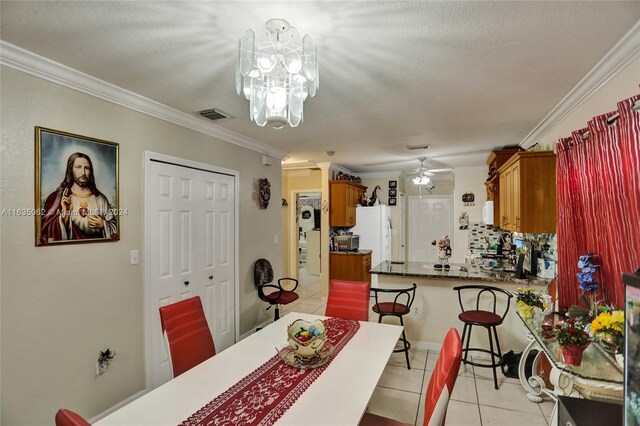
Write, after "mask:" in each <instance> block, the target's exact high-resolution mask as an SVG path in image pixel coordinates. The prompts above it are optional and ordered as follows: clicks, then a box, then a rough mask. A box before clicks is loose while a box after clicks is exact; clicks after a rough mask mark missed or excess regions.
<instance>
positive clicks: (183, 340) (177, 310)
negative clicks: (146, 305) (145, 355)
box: [160, 296, 216, 377]
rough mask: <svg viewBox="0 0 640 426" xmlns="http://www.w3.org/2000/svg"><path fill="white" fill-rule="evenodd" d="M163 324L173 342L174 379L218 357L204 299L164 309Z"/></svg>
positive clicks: (163, 307)
mask: <svg viewBox="0 0 640 426" xmlns="http://www.w3.org/2000/svg"><path fill="white" fill-rule="evenodd" d="M160 322H161V325H162V331H163V333H165V336H166V339H167V341H168V342H169V353H170V355H171V365H172V367H173V377H178V376H179V375H181V374H182V373H184V372H185V371H187V370H190V369H191V368H193V367H195V366H196V365H198V364H200V363H201V362H203V361H206V360H207V359H209V358H211V357H212V356H214V355H215V354H216V347H215V345H214V344H213V337H211V331H210V330H209V324H207V318H206V317H205V316H204V310H203V309H202V302H201V301H200V296H196V297H191V298H189V299H185V300H181V301H180V302H177V303H172V304H171V305H166V306H162V307H161V308H160Z"/></svg>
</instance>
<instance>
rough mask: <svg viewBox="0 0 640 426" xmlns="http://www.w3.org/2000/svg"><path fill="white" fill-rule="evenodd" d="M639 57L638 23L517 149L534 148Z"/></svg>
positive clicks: (639, 27) (639, 28)
mask: <svg viewBox="0 0 640 426" xmlns="http://www.w3.org/2000/svg"><path fill="white" fill-rule="evenodd" d="M639 56H640V22H638V23H636V24H635V25H634V26H633V27H632V28H631V29H630V30H629V31H628V32H627V33H626V34H625V35H624V37H622V38H621V39H620V40H619V41H618V42H617V43H616V44H615V45H614V46H613V47H612V48H611V50H609V52H607V54H606V55H604V57H603V58H602V59H601V60H600V61H598V63H597V64H596V65H595V66H594V67H593V68H592V69H591V70H590V71H589V72H588V73H587V74H586V75H585V76H584V77H583V78H582V80H580V81H579V82H578V84H576V85H575V87H574V88H573V89H571V91H570V92H569V93H568V94H567V95H566V96H565V97H564V98H562V100H561V101H560V102H559V103H558V105H556V106H555V107H554V108H553V109H552V110H551V111H550V112H549V114H547V115H546V117H544V118H543V119H542V121H540V123H538V124H537V125H536V126H535V127H534V128H533V130H531V131H530V132H529V134H527V136H525V137H524V139H523V140H522V141H521V142H520V146H521V147H523V148H525V149H527V148H529V147H530V146H532V145H535V144H536V143H537V142H538V141H540V139H542V138H543V137H544V136H545V135H546V134H547V133H548V132H549V131H550V130H551V129H552V128H554V127H555V126H556V125H557V124H558V123H559V122H560V121H562V120H563V119H564V118H565V117H567V116H568V115H569V114H571V113H572V112H573V111H574V110H575V109H576V108H578V107H579V106H580V105H582V104H583V103H584V102H585V101H586V100H587V99H589V97H591V95H593V94H594V93H595V92H597V91H598V90H599V89H600V88H601V87H602V86H604V85H605V84H606V83H607V82H608V81H609V80H611V78H613V77H614V76H615V75H616V74H618V73H619V72H620V71H621V70H623V69H624V68H625V67H626V66H627V65H628V64H630V63H631V62H632V61H633V60H635V59H636V58H638V57H639Z"/></svg>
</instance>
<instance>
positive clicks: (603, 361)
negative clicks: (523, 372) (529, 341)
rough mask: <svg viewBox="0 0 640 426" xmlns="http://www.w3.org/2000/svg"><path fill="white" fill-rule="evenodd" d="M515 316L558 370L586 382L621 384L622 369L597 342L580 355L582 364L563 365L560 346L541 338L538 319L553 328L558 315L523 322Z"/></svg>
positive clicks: (554, 341)
mask: <svg viewBox="0 0 640 426" xmlns="http://www.w3.org/2000/svg"><path fill="white" fill-rule="evenodd" d="M517 314H518V317H520V320H522V322H523V323H524V325H525V326H526V327H527V329H528V330H529V332H530V333H531V336H533V337H534V338H535V339H536V341H537V343H538V345H539V346H540V348H541V349H542V350H543V351H544V352H545V354H546V355H547V358H549V361H551V363H553V365H554V366H555V367H556V368H558V369H559V370H562V371H564V372H566V373H569V374H572V375H574V376H577V377H580V378H582V379H586V380H596V381H602V382H609V383H616V384H620V385H622V384H623V382H624V379H623V371H622V368H621V367H620V366H618V364H617V363H616V361H615V359H613V357H611V355H609V354H608V353H607V352H606V351H605V350H604V349H602V347H601V346H600V345H599V344H598V343H597V342H591V344H590V345H589V346H588V347H587V349H585V351H584V353H583V354H582V363H581V364H580V365H579V366H574V365H567V364H565V363H564V361H563V357H562V349H561V347H560V345H559V344H558V342H557V341H556V340H555V338H550V339H546V338H544V337H543V335H542V322H541V321H540V319H538V318H544V320H543V321H549V324H550V325H551V326H552V327H553V326H554V325H555V324H556V323H557V321H558V320H561V318H560V317H559V316H558V315H556V314H552V315H553V316H554V317H555V318H550V317H551V315H549V316H548V317H536V316H535V315H534V317H533V318H531V319H528V320H525V319H524V318H522V315H520V312H517Z"/></svg>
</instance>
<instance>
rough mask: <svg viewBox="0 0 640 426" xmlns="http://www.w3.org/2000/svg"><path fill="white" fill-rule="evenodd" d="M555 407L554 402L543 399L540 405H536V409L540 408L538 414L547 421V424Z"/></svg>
mask: <svg viewBox="0 0 640 426" xmlns="http://www.w3.org/2000/svg"><path fill="white" fill-rule="evenodd" d="M555 406H556V403H555V402H554V401H551V400H548V399H545V400H544V401H542V402H541V403H539V404H538V408H540V412H541V413H542V415H543V416H544V417H545V419H547V422H549V420H551V413H553V409H554V407H555Z"/></svg>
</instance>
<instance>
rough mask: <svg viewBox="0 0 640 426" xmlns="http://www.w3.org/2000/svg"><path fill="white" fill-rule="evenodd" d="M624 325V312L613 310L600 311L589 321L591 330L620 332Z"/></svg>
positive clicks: (595, 331)
mask: <svg viewBox="0 0 640 426" xmlns="http://www.w3.org/2000/svg"><path fill="white" fill-rule="evenodd" d="M623 327H624V312H622V311H621V310H615V311H613V312H602V313H601V314H600V315H598V316H597V317H596V318H595V319H594V320H593V321H591V332H592V333H594V334H595V333H597V332H606V331H617V332H620V333H622V329H623Z"/></svg>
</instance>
